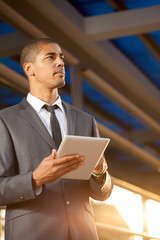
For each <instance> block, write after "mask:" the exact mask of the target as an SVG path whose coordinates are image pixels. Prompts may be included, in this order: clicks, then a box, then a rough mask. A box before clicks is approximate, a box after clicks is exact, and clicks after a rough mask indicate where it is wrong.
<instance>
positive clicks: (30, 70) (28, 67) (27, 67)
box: [23, 62, 35, 77]
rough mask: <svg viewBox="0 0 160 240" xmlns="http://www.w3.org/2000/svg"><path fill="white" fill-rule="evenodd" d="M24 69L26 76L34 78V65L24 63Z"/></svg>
mask: <svg viewBox="0 0 160 240" xmlns="http://www.w3.org/2000/svg"><path fill="white" fill-rule="evenodd" d="M23 69H24V72H25V74H26V75H27V76H28V77H29V76H30V77H31V76H34V75H35V74H34V71H33V65H32V63H30V62H29V63H24V65H23Z"/></svg>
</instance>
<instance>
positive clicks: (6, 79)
mask: <svg viewBox="0 0 160 240" xmlns="http://www.w3.org/2000/svg"><path fill="white" fill-rule="evenodd" d="M0 82H1V83H2V84H4V85H5V86H7V87H9V88H12V89H13V90H15V91H17V92H19V93H21V94H27V93H28V92H29V84H28V81H27V79H26V78H25V77H23V76H21V75H20V74H18V73H16V72H15V71H13V70H11V69H10V68H8V67H6V66H4V65H3V64H1V63H0Z"/></svg>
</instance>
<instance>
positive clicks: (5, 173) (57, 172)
mask: <svg viewBox="0 0 160 240" xmlns="http://www.w3.org/2000/svg"><path fill="white" fill-rule="evenodd" d="M20 62H21V66H22V68H23V70H24V72H25V74H26V76H27V78H28V81H29V86H30V92H29V93H28V95H27V97H26V98H24V99H23V100H22V101H21V102H20V103H19V104H17V105H15V106H12V107H9V108H6V109H3V110H1V111H0V136H1V146H0V205H6V217H5V239H6V240H44V239H45V240H97V239H98V236H97V232H96V227H95V223H94V216H93V212H92V208H91V205H90V202H89V197H91V198H94V199H97V200H105V199H107V198H108V197H109V195H110V194H111V191H112V188H113V183H112V178H111V176H110V175H109V173H108V171H107V163H106V161H105V159H104V158H101V159H100V161H99V162H98V164H97V165H96V167H95V169H94V171H93V173H92V176H91V177H90V179H89V180H74V179H73V180H67V179H63V178H61V177H62V176H63V175H64V174H65V173H68V172H70V171H73V170H74V169H77V168H79V167H80V166H81V165H82V164H84V161H85V156H80V155H79V154H78V153H77V154H76V153H74V154H72V155H68V156H64V157H61V158H57V157H56V151H57V149H58V146H59V143H60V141H61V140H62V139H63V137H64V135H65V134H69V135H78V136H91V137H97V136H98V131H97V127H96V123H95V121H94V118H93V117H92V116H91V115H89V114H87V113H84V112H82V111H80V110H78V109H76V108H73V107H71V106H69V105H67V104H65V103H64V102H63V101H62V100H61V98H60V96H59V95H58V89H59V88H61V87H63V86H64V85H65V68H64V56H63V53H62V51H61V48H60V46H59V45H58V44H57V43H55V42H54V41H53V40H52V39H48V38H43V39H35V40H32V41H31V42H29V43H28V44H27V45H26V46H25V47H24V48H23V49H22V52H21V56H20ZM51 106H53V107H51ZM53 109H54V110H53ZM53 119H54V120H53ZM53 122H54V124H55V125H56V124H58V125H56V128H54V126H53ZM55 122H56V123H55ZM58 130H59V131H58ZM57 131H58V132H57ZM57 139H59V140H58V141H59V143H58V141H57Z"/></svg>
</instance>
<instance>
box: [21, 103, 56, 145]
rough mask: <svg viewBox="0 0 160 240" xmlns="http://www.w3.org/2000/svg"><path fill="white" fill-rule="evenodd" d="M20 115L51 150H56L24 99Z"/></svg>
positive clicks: (33, 111) (35, 114) (52, 141)
mask: <svg viewBox="0 0 160 240" xmlns="http://www.w3.org/2000/svg"><path fill="white" fill-rule="evenodd" d="M20 104H21V107H22V108H21V113H22V115H23V116H24V117H25V119H26V120H27V121H28V122H29V123H30V124H31V125H32V126H33V127H34V128H35V130H36V131H38V132H39V134H40V135H41V136H42V137H43V138H44V139H45V140H46V142H48V143H49V144H50V145H51V147H52V148H56V145H55V143H54V140H53V138H52V137H51V136H50V134H49V133H48V131H47V129H46V127H45V126H44V124H43V123H42V121H41V119H40V118H39V117H38V115H37V113H36V112H35V110H34V109H33V108H32V106H31V105H30V104H29V103H28V102H27V101H26V100H25V99H24V100H23V101H22V102H21V103H20Z"/></svg>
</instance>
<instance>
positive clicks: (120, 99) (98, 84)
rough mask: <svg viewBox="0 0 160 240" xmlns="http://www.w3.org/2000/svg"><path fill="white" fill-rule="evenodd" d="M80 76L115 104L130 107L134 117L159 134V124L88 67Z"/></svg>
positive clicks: (127, 108)
mask: <svg viewBox="0 0 160 240" xmlns="http://www.w3.org/2000/svg"><path fill="white" fill-rule="evenodd" d="M82 76H83V77H85V78H86V79H87V80H88V81H89V82H90V83H91V84H92V85H93V86H94V87H95V88H96V89H98V90H99V91H100V92H101V93H103V94H104V95H105V96H107V97H108V98H110V99H111V100H112V101H114V102H115V103H116V104H118V105H120V106H122V107H123V108H124V109H125V110H126V111H128V112H130V111H129V109H130V110H131V109H132V113H133V114H134V116H136V118H138V119H140V121H141V122H142V123H144V124H145V125H146V126H148V127H149V128H150V129H152V130H153V131H154V132H155V133H156V134H158V135H160V124H159V123H158V122H156V121H155V120H154V119H152V118H151V117H150V116H148V115H147V114H146V113H145V112H143V110H141V109H140V108H138V106H136V105H134V103H132V102H131V101H129V99H127V98H126V97H125V96H124V95H122V94H121V93H119V92H118V91H117V90H116V89H114V88H113V87H112V86H111V85H109V84H108V83H107V82H106V81H105V80H104V79H102V78H100V77H99V76H98V75H97V74H95V73H94V72H93V71H91V70H89V69H86V70H84V71H82Z"/></svg>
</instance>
